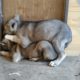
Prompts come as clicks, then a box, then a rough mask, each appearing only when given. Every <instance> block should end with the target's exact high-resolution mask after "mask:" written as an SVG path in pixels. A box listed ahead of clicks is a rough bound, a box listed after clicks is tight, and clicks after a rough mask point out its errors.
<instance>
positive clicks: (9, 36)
mask: <svg viewBox="0 0 80 80" xmlns="http://www.w3.org/2000/svg"><path fill="white" fill-rule="evenodd" d="M5 39H8V40H10V41H12V42H16V43H18V44H20V43H21V41H20V39H19V38H18V37H17V36H16V35H8V34H7V35H5Z"/></svg>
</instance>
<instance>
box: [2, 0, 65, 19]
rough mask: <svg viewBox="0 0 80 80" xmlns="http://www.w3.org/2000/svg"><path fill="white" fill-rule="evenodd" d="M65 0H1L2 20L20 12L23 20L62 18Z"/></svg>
mask: <svg viewBox="0 0 80 80" xmlns="http://www.w3.org/2000/svg"><path fill="white" fill-rule="evenodd" d="M64 4H65V0H3V14H4V20H5V21H6V20H8V19H10V18H11V17H13V16H14V15H15V14H20V15H21V16H22V17H23V20H28V21H30V20H33V21H35V20H46V19H53V18H57V19H61V20H63V19H64Z"/></svg>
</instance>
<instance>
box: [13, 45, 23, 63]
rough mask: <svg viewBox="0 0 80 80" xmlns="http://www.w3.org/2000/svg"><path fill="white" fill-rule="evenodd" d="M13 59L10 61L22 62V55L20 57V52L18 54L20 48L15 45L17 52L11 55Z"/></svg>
mask: <svg viewBox="0 0 80 80" xmlns="http://www.w3.org/2000/svg"><path fill="white" fill-rule="evenodd" d="M12 57H13V59H12V61H13V62H16V63H17V62H19V61H20V60H22V58H23V57H22V55H21V52H20V47H19V45H17V50H16V52H14V53H13V56H12Z"/></svg>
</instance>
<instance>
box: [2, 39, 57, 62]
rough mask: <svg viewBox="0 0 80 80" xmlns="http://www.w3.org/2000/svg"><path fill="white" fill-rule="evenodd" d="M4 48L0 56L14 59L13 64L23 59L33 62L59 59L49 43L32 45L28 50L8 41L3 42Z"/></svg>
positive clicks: (42, 42)
mask: <svg viewBox="0 0 80 80" xmlns="http://www.w3.org/2000/svg"><path fill="white" fill-rule="evenodd" d="M3 44H4V45H3ZM4 46H6V49H7V51H6V50H5V48H4ZM2 47H3V48H4V51H0V55H2V56H5V57H8V58H10V59H12V61H13V62H19V61H20V60H22V59H23V58H26V59H29V60H33V61H37V60H48V61H52V60H54V59H56V58H57V54H56V52H55V50H54V49H53V47H52V45H51V44H50V43H49V42H48V41H39V42H36V43H32V44H31V45H29V46H28V47H27V48H23V47H21V46H19V45H18V44H15V43H14V44H13V43H12V42H10V41H8V40H4V41H3V42H2Z"/></svg>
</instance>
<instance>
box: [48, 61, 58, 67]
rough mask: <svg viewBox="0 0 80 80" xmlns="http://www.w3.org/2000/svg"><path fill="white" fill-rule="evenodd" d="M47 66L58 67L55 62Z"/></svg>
mask: <svg viewBox="0 0 80 80" xmlns="http://www.w3.org/2000/svg"><path fill="white" fill-rule="evenodd" d="M49 66H51V67H56V66H58V64H57V62H55V61H51V62H50V63H49Z"/></svg>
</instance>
